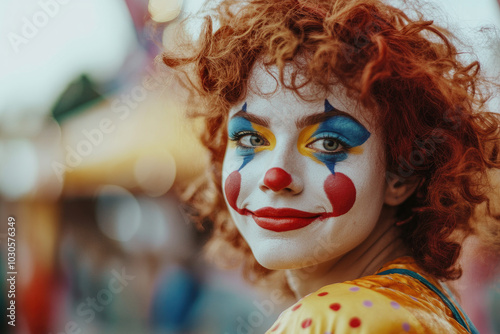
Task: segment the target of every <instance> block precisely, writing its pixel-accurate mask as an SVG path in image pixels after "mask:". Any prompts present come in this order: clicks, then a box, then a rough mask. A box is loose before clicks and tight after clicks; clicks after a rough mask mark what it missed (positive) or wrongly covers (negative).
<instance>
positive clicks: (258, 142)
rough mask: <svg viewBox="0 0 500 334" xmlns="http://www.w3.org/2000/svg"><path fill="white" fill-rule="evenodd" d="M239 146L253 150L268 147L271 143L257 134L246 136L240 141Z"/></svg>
mask: <svg viewBox="0 0 500 334" xmlns="http://www.w3.org/2000/svg"><path fill="white" fill-rule="evenodd" d="M237 145H238V146H240V147H244V148H253V147H258V146H266V145H269V143H268V142H267V140H265V139H264V138H262V137H261V136H259V135H257V134H246V135H243V136H241V137H240V138H239V139H238V144H237Z"/></svg>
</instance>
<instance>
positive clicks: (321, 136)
mask: <svg viewBox="0 0 500 334" xmlns="http://www.w3.org/2000/svg"><path fill="white" fill-rule="evenodd" d="M321 139H330V140H333V141H335V142H337V143H339V145H340V150H339V151H336V152H325V151H318V153H319V154H324V155H338V154H343V153H346V152H348V151H349V150H350V149H351V148H352V146H351V145H349V144H347V143H346V142H345V141H343V140H342V139H340V138H338V135H334V134H331V133H320V134H319V135H318V136H317V137H315V138H314V140H313V141H311V142H310V143H308V144H307V145H306V147H309V146H310V145H311V144H313V143H315V142H317V141H319V140H321Z"/></svg>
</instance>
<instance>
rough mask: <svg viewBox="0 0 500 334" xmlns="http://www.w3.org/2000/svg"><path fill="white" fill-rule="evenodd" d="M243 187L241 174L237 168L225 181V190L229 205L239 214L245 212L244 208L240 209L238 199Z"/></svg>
mask: <svg viewBox="0 0 500 334" xmlns="http://www.w3.org/2000/svg"><path fill="white" fill-rule="evenodd" d="M240 188H241V174H240V172H238V171H237V170H235V171H234V172H232V173H231V174H229V176H228V177H227V179H226V182H225V183H224V191H225V193H226V199H227V202H228V203H229V205H230V206H231V207H232V208H233V209H234V210H235V211H236V212H238V213H239V214H244V212H243V211H244V210H240V209H238V206H237V205H236V201H237V200H238V196H239V195H240Z"/></svg>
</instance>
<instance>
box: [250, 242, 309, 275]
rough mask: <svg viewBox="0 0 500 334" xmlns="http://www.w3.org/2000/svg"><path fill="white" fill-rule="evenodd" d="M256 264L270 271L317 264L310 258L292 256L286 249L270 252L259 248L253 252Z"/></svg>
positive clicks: (292, 253) (297, 255)
mask: <svg viewBox="0 0 500 334" xmlns="http://www.w3.org/2000/svg"><path fill="white" fill-rule="evenodd" d="M252 252H253V255H254V257H255V259H256V260H257V262H258V263H259V264H260V265H261V266H263V267H264V268H267V269H271V270H285V269H299V268H305V267H309V266H313V265H316V264H318V263H317V262H316V261H315V259H314V258H313V257H312V256H309V257H308V256H307V255H306V256H305V255H304V254H294V252H293V251H292V252H290V251H287V250H286V249H279V250H276V249H274V250H270V249H267V250H266V249H264V247H259V249H258V250H255V251H254V250H253V249H252Z"/></svg>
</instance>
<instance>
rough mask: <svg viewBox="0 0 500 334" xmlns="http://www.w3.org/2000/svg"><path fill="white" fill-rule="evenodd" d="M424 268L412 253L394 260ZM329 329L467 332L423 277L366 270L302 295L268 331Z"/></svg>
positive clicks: (396, 264)
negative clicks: (367, 272)
mask: <svg viewBox="0 0 500 334" xmlns="http://www.w3.org/2000/svg"><path fill="white" fill-rule="evenodd" d="M393 268H401V269H403V268H404V269H409V270H413V271H416V272H419V273H420V274H421V275H422V276H424V277H425V278H426V279H428V280H429V281H430V282H431V283H432V284H434V285H435V286H436V287H439V283H438V282H437V281H436V280H434V279H433V278H432V277H429V276H427V275H425V274H422V270H420V269H419V268H418V267H417V266H416V265H415V263H414V261H413V259H411V258H409V257H405V258H400V259H398V260H396V261H393V262H390V263H389V264H387V265H385V266H384V267H383V268H381V269H380V270H379V272H381V271H384V270H388V269H393ZM266 333H267V334H278V333H304V334H306V333H307V334H313V333H314V334H330V333H332V334H333V333H359V334H368V333H371V334H373V333H375V334H376V333H384V334H389V333H439V334H442V333H447V334H448V333H467V330H466V329H464V328H463V327H462V326H461V325H460V324H458V322H457V321H456V320H455V319H454V318H453V315H452V312H451V311H450V310H449V309H448V308H447V307H446V305H445V304H444V303H443V302H442V300H441V299H440V298H439V297H438V296H437V295H436V294H435V293H434V292H432V291H431V290H429V289H428V288H427V287H426V286H425V285H423V284H422V283H420V282H419V281H417V280H415V279H413V278H411V277H408V276H404V275H399V274H392V275H383V276H377V275H373V276H367V277H363V278H360V279H357V280H354V281H349V282H344V283H338V284H332V285H328V286H325V287H323V288H321V289H320V290H318V291H316V292H314V293H312V294H310V295H308V296H306V297H304V298H302V299H301V300H299V301H298V302H297V303H295V304H294V305H292V306H291V307H290V308H288V309H287V310H285V311H284V312H283V313H282V314H281V315H280V317H279V318H278V320H277V321H276V322H275V323H274V325H273V326H272V327H271V328H270V329H269V330H268V331H267V332H266Z"/></svg>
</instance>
